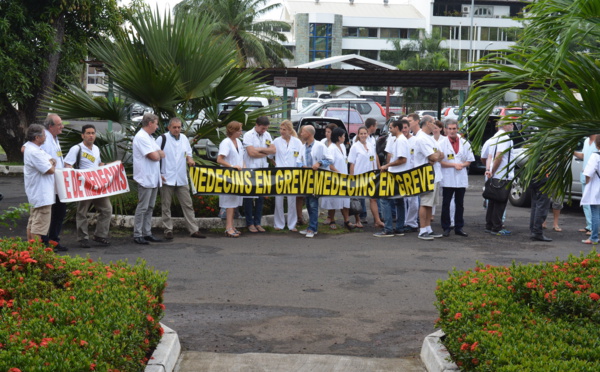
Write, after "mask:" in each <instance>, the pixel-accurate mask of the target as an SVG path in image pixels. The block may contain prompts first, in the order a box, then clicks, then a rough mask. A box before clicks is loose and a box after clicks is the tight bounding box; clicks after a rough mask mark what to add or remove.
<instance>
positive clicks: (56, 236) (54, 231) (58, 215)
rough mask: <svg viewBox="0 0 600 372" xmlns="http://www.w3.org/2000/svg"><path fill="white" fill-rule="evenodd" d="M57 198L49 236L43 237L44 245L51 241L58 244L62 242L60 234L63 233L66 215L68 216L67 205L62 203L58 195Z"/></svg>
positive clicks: (53, 206) (51, 217) (53, 208)
mask: <svg viewBox="0 0 600 372" xmlns="http://www.w3.org/2000/svg"><path fill="white" fill-rule="evenodd" d="M55 198H56V199H55V201H54V204H52V214H51V215H50V228H49V229H48V235H45V236H42V241H43V242H44V243H48V242H49V241H50V240H53V241H55V242H57V243H58V242H60V232H61V231H62V226H63V221H64V219H65V215H66V214H67V204H66V203H62V202H61V201H60V199H58V195H56V196H55Z"/></svg>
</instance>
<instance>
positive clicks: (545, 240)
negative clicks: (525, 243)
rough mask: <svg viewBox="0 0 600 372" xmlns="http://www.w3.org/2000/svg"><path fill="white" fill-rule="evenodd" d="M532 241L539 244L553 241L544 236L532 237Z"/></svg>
mask: <svg viewBox="0 0 600 372" xmlns="http://www.w3.org/2000/svg"><path fill="white" fill-rule="evenodd" d="M531 240H537V241H539V242H551V241H552V239H550V238H549V237H547V236H546V235H544V234H535V235H531Z"/></svg>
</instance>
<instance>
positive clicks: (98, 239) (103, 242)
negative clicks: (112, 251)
mask: <svg viewBox="0 0 600 372" xmlns="http://www.w3.org/2000/svg"><path fill="white" fill-rule="evenodd" d="M93 240H94V241H95V242H96V243H100V244H102V245H110V242H109V241H108V239H106V238H101V237H99V236H94V238H93Z"/></svg>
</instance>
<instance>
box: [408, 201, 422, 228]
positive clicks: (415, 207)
mask: <svg viewBox="0 0 600 372" xmlns="http://www.w3.org/2000/svg"><path fill="white" fill-rule="evenodd" d="M404 202H405V204H404V211H405V213H404V216H405V217H404V225H406V226H410V227H419V224H418V223H417V221H418V218H419V197H418V196H409V197H406V198H404Z"/></svg>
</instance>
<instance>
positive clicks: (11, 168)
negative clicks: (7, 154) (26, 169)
mask: <svg viewBox="0 0 600 372" xmlns="http://www.w3.org/2000/svg"><path fill="white" fill-rule="evenodd" d="M0 174H5V175H11V176H13V175H15V174H23V166H22V165H0Z"/></svg>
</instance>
